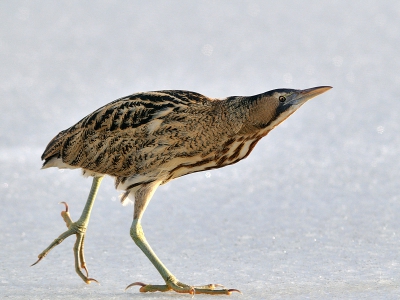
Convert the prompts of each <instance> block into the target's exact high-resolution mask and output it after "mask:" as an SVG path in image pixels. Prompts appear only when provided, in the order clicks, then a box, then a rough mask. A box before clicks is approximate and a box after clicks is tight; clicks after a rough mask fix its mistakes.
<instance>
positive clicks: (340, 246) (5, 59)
mask: <svg viewBox="0 0 400 300" xmlns="http://www.w3.org/2000/svg"><path fill="white" fill-rule="evenodd" d="M278 2H279V3H278ZM144 3H145V4H144ZM0 20H1V27H0V170H1V172H0V298H1V299H78V298H79V299H177V298H187V299H189V298H190V296H188V295H177V294H173V293H164V294H161V293H155V294H140V293H139V292H138V288H135V287H133V288H132V289H130V290H128V291H127V292H124V288H125V286H126V285H128V284H130V283H132V282H134V281H143V282H145V283H154V284H161V283H162V279H161V277H160V276H159V275H158V273H157V271H156V270H155V269H154V268H153V266H152V265H151V264H150V262H149V261H148V260H147V258H146V257H145V256H144V255H143V254H142V253H141V252H140V250H139V249H138V248H137V247H136V245H135V244H134V243H133V241H132V240H131V238H130V236H129V227H130V224H131V219H132V211H133V208H132V206H131V205H128V206H126V207H123V206H121V205H120V204H119V203H118V200H117V197H118V192H116V191H115V190H114V188H113V182H112V180H111V179H110V178H107V179H106V180H104V181H103V184H102V186H101V188H100V192H99V196H98V199H97V201H96V203H95V206H94V209H93V213H92V218H91V221H90V225H89V228H88V232H87V238H86V244H85V253H86V258H87V262H88V267H89V271H90V276H92V277H94V278H96V279H97V280H99V281H100V283H101V285H97V284H94V283H93V284H90V285H85V284H84V283H83V282H82V281H81V279H80V278H79V277H78V276H77V275H76V274H75V271H74V267H73V254H72V251H71V248H72V245H73V242H74V237H70V238H69V239H67V240H66V241H64V242H63V243H62V244H61V245H59V246H57V247H56V248H55V249H54V250H53V251H52V252H51V253H50V254H49V255H48V256H47V257H46V258H45V259H44V260H43V261H42V262H40V263H39V264H38V265H36V266H34V267H29V265H30V264H32V263H33V262H34V261H35V260H36V257H37V255H38V254H39V253H40V252H41V251H42V250H43V249H44V248H45V247H47V245H48V244H49V243H50V242H51V241H52V240H53V239H54V238H56V237H57V236H58V235H59V234H60V233H61V232H63V231H64V230H65V229H66V228H65V224H64V223H63V221H62V219H61V217H60V211H61V210H62V208H63V207H62V206H61V205H59V204H57V203H58V202H60V201H67V202H68V203H69V205H70V208H71V214H72V217H73V218H74V219H76V218H77V217H78V216H79V214H80V212H81V209H82V207H83V205H84V202H85V200H86V197H87V194H88V191H89V187H90V184H91V182H90V179H84V178H82V177H81V175H80V173H79V171H64V172H61V171H59V170H56V169H49V170H44V171H40V170H39V169H40V166H41V161H40V155H41V153H42V151H43V150H44V148H45V146H46V144H47V143H48V142H49V141H50V139H51V138H52V137H53V136H54V135H56V134H57V133H58V132H59V131H61V130H63V129H65V128H67V127H69V126H71V125H73V124H74V123H75V122H77V121H78V120H80V119H81V118H82V117H84V116H85V115H86V114H88V113H90V112H91V111H93V110H94V109H96V108H98V107H100V106H101V105H103V104H106V103H108V102H109V101H111V100H114V99H116V98H118V97H121V96H125V95H128V94H131V93H135V92H139V91H147V90H159V89H187V90H193V91H197V92H200V93H203V94H205V95H208V96H211V97H224V96H229V95H252V94H256V93H261V92H264V91H267V90H271V89H274V88H279V87H289V88H309V87H313V86H317V85H332V86H333V87H334V88H333V90H330V91H329V92H327V93H326V94H323V95H321V96H319V97H318V98H316V99H313V100H312V101H310V102H309V103H307V104H306V105H304V106H303V107H302V108H301V109H300V110H299V111H298V112H296V113H295V114H294V115H293V116H291V117H290V118H289V119H288V120H287V121H286V122H285V123H284V124H282V125H281V126H279V127H278V128H276V129H275V130H274V131H273V132H271V133H270V135H269V136H267V137H266V138H264V139H263V140H262V141H261V142H260V143H259V144H258V145H257V147H256V148H255V150H254V151H253V153H252V154H251V155H250V156H249V158H247V159H246V160H244V161H242V162H240V163H238V164H236V165H233V166H230V167H227V168H223V169H219V170H214V171H211V172H203V173H196V174H193V175H190V176H186V177H183V178H181V179H178V180H176V181H173V182H171V183H169V184H167V185H166V186H163V187H160V188H159V189H158V190H157V192H156V194H155V196H154V198H153V199H152V201H151V203H150V205H149V207H148V209H147V211H146V212H145V215H144V219H143V227H144V230H145V233H146V236H147V239H148V241H149V242H150V244H151V245H152V246H153V248H154V250H155V251H156V253H157V254H158V255H159V257H160V258H161V259H162V260H163V261H164V263H165V264H166V265H167V266H168V268H169V269H170V270H171V271H172V272H173V273H174V274H175V275H176V276H177V277H178V278H179V279H181V280H182V281H183V282H185V283H188V284H206V283H222V284H224V285H226V286H227V287H229V288H237V289H240V290H241V291H242V292H243V295H239V294H234V295H232V296H231V298H232V299H399V298H400V287H399V285H400V259H399V249H400V220H399V217H400V194H399V175H400V174H399V172H400V171H399V170H400V163H399V161H400V159H399V153H400V151H399V144H400V143H399V142H400V134H399V132H400V2H399V1H395V0H393V1H346V0H344V1H339V0H338V1H294V0H293V1H146V2H145V1H125V2H124V1H96V2H94V1H46V2H44V1H1V2H0ZM196 298H198V299H207V298H212V299H216V298H215V297H208V296H203V295H196ZM221 298H224V299H225V297H224V296H221Z"/></svg>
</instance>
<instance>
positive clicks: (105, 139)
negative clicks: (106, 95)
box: [42, 91, 211, 176]
mask: <svg viewBox="0 0 400 300" xmlns="http://www.w3.org/2000/svg"><path fill="white" fill-rule="evenodd" d="M210 102H211V100H210V99H209V98H207V97H205V96H203V95H201V94H198V93H194V92H188V91H157V92H147V93H138V94H133V95H131V96H127V97H124V98H120V99H118V100H115V101H113V102H111V103H109V104H107V105H105V106H103V107H101V108H99V109H97V110H96V111H94V112H93V113H91V114H89V115H88V116H86V117H85V118H83V119H82V120H81V121H79V122H78V123H77V124H75V125H74V126H72V127H70V128H69V129H67V130H64V131H61V132H60V133H59V134H58V135H57V136H56V137H54V138H53V139H52V140H51V141H50V143H49V144H48V146H47V148H46V150H45V151H44V153H43V155H42V160H45V162H44V164H43V168H47V167H67V168H83V169H84V170H89V171H92V172H95V173H100V174H110V175H114V176H128V175H129V174H132V173H133V174H134V173H135V172H138V168H142V167H143V165H142V164H141V162H143V161H147V162H148V163H151V156H152V152H154V151H155V150H156V149H159V150H163V149H162V148H163V147H164V148H165V147H169V146H171V143H172V144H173V143H174V140H168V141H167V140H166V139H165V138H161V139H160V138H159V136H160V135H162V133H163V132H162V131H163V130H164V131H168V132H169V137H171V138H173V132H174V130H179V127H180V126H182V125H183V124H184V123H185V122H181V121H182V120H180V118H182V116H184V115H185V114H182V113H180V112H182V111H185V110H188V109H190V107H194V106H196V107H202V106H207V105H208V104H209V103H210ZM186 115H187V114H186ZM165 120H168V121H167V122H165ZM161 124H163V125H165V126H164V127H163V128H160V126H161ZM155 131H157V132H158V133H157V135H155V134H152V133H153V132H155ZM177 138H178V137H177ZM153 154H154V153H153ZM157 159H159V158H157Z"/></svg>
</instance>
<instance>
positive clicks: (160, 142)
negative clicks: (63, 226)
mask: <svg viewBox="0 0 400 300" xmlns="http://www.w3.org/2000/svg"><path fill="white" fill-rule="evenodd" d="M329 88H330V87H317V88H313V89H308V90H303V91H301V90H291V89H278V90H273V91H269V92H266V93H263V94H259V95H255V96H251V97H228V98H226V99H222V100H218V99H211V98H208V97H205V96H203V95H201V94H198V93H194V92H188V91H157V92H147V93H138V94H133V95H131V96H127V97H124V98H120V99H118V100H115V101H113V102H111V103H109V104H107V105H105V106H103V107H101V108H99V109H98V110H96V111H94V112H93V113H91V114H89V115H88V116H86V117H85V118H83V119H82V120H81V121H79V122H78V123H77V124H75V125H74V126H72V127H70V128H69V129H67V130H64V131H61V132H60V133H59V134H58V135H57V136H56V137H54V138H53V139H52V140H51V141H50V143H49V144H48V146H47V148H46V150H45V151H44V153H43V155H42V159H43V160H44V164H43V168H48V167H58V168H72V169H73V168H81V169H82V170H83V172H84V174H86V175H89V176H94V177H101V176H103V175H110V176H113V177H114V178H115V186H116V188H118V189H121V190H124V191H125V193H124V194H123V196H122V198H121V201H124V200H126V198H127V197H128V196H129V198H131V199H132V200H134V201H135V215H134V221H135V220H136V222H137V223H138V222H139V221H140V218H141V215H142V213H143V211H144V209H145V207H146V205H147V203H148V201H149V200H150V198H151V196H152V194H153V193H154V191H155V189H156V188H157V187H158V186H159V185H160V184H165V183H167V182H168V181H170V180H172V179H175V178H177V177H180V176H183V175H187V174H190V173H193V172H199V171H203V170H209V169H214V168H220V167H223V166H226V165H230V164H234V163H236V162H238V161H240V160H241V159H243V158H245V157H247V156H248V155H249V154H250V152H251V151H252V150H253V148H254V146H255V145H256V144H257V142H258V141H259V140H260V139H261V138H262V137H264V136H265V135H267V134H268V132H269V131H271V130H272V129H273V128H274V127H275V126H277V125H278V124H279V123H281V122H282V121H283V120H285V119H286V118H287V117H288V116H289V115H290V114H292V113H293V112H294V111H295V110H297V109H298V108H299V107H300V106H301V105H302V104H303V103H305V102H306V101H307V100H308V99H310V98H312V97H315V96H316V95H318V94H321V93H322V92H325V91H326V90H328V89H329ZM93 200H94V199H93ZM71 222H72V221H71ZM67 225H68V224H67ZM132 226H133V227H135V230H133V231H132V229H131V235H132V237H133V239H134V240H135V242H136V243H138V245H139V247H141V246H142V245H141V244H140V243H142V242H143V241H141V240H140V237H138V235H140V234H139V233H140V232H139V231H140V230H141V227H140V228H139V229H140V230H139V231H137V230H138V229H137V228H138V226H140V224H139V223H138V224H136V223H135V225H132ZM133 227H132V228H133ZM138 232H139V233H138ZM143 238H144V236H143ZM82 244H83V241H82ZM146 247H147V246H146ZM141 249H142V250H143V248H142V247H141ZM146 249H147V248H146ZM146 249H145V250H143V251H144V252H145V254H146V255H147V256H148V257H149V258H150V259H152V258H153V254H149V253H146V251H150V250H146ZM48 251H49V250H48ZM48 251H47V252H48ZM47 252H46V253H45V254H43V253H42V254H43V255H42V254H41V255H42V257H44V256H45V255H47ZM80 255H82V258H83V250H82V253H80ZM154 256H155V254H154ZM42 257H41V256H39V260H40V259H41V258H42ZM152 262H153V261H152ZM153 264H155V266H156V267H157V269H159V268H158V266H157V265H156V264H157V263H154V262H153ZM160 264H161V262H160ZM82 268H83V267H82ZM160 268H161V267H160ZM164 268H165V267H164ZM85 269H86V268H85ZM161 269H162V268H161ZM165 270H166V268H165ZM159 271H160V270H159ZM163 272H164V273H165V274H167V273H168V272H167V270H166V271H164V270H161V271H160V274H161V275H162V276H163V277H168V276H172V275H171V274H170V273H168V274H170V275H168V276H167V275H165V274H163ZM164 275H165V276H164ZM81 277H82V276H81ZM86 279H88V278H87V276H86ZM164 280H166V282H168V280H167V279H166V278H164ZM178 285H179V284H178ZM144 287H149V288H144ZM167 287H169V288H171V286H168V284H167ZM158 290H160V289H158ZM174 290H176V289H174ZM141 291H153V290H152V287H151V286H150V285H143V287H142V288H141ZM190 291H191V290H190ZM224 291H225V292H226V293H228V292H229V290H224ZM227 291H228V292H227ZM231 291H232V290H231ZM195 292H196V293H198V292H204V291H203V290H202V289H196V290H195ZM214 292H215V291H214ZM228 294H229V293H228Z"/></svg>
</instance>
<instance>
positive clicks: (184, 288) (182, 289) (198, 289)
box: [125, 281, 242, 295]
mask: <svg viewBox="0 0 400 300" xmlns="http://www.w3.org/2000/svg"><path fill="white" fill-rule="evenodd" d="M134 285H138V286H140V289H139V291H140V292H142V293H146V292H168V291H175V292H177V293H185V294H191V295H195V294H208V295H230V294H232V292H238V293H240V294H241V293H242V292H241V291H239V290H237V289H226V288H225V287H224V286H223V285H221V284H208V285H204V286H189V285H187V284H184V283H182V282H179V281H174V282H172V281H168V282H166V284H165V285H152V284H144V283H142V282H134V283H131V284H130V285H128V286H127V287H126V288H125V290H127V289H129V288H130V287H132V286H134Z"/></svg>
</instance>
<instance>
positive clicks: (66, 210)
mask: <svg viewBox="0 0 400 300" xmlns="http://www.w3.org/2000/svg"><path fill="white" fill-rule="evenodd" d="M59 204H64V205H65V212H68V204H67V202H64V201H62V202H60V203H59Z"/></svg>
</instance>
